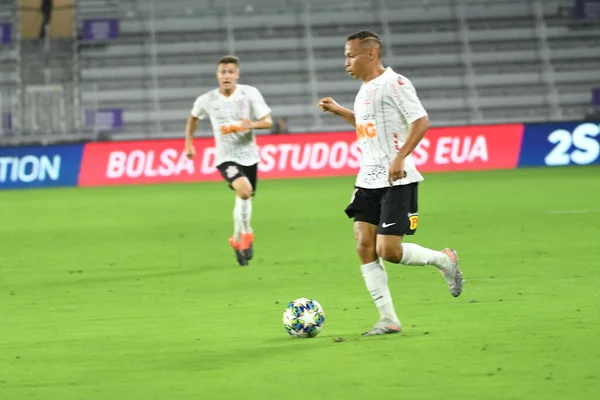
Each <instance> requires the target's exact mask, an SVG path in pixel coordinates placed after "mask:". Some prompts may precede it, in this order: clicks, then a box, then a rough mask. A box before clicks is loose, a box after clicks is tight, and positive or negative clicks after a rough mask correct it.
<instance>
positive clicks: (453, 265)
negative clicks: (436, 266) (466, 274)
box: [440, 249, 463, 297]
mask: <svg viewBox="0 0 600 400" xmlns="http://www.w3.org/2000/svg"><path fill="white" fill-rule="evenodd" d="M442 253H444V254H446V255H447V256H448V258H449V259H450V267H449V268H444V269H442V270H440V272H441V273H442V275H443V276H444V279H445V280H446V283H447V284H448V289H450V294H451V295H452V296H454V297H458V296H460V294H461V293H462V290H463V274H462V272H461V271H460V268H459V267H458V255H457V254H456V251H455V250H453V249H444V250H442Z"/></svg>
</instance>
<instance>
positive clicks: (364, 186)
mask: <svg viewBox="0 0 600 400" xmlns="http://www.w3.org/2000/svg"><path fill="white" fill-rule="evenodd" d="M381 51H382V42H381V39H380V38H379V36H378V35H377V34H375V33H373V32H370V31H361V32H357V33H355V34H353V35H350V36H349V37H348V41H347V42H346V46H345V56H346V70H347V71H348V73H349V74H350V76H352V77H353V78H355V79H360V80H362V81H363V83H362V86H361V88H360V90H359V92H358V94H357V96H356V100H355V102H354V111H352V110H349V109H347V108H344V107H342V106H340V105H339V104H338V103H336V102H335V100H333V99H332V98H331V97H326V98H323V99H321V100H320V101H319V103H318V106H319V107H320V108H321V110H322V111H328V112H331V113H333V114H336V115H338V116H340V117H341V118H343V119H344V120H345V121H347V122H348V123H349V124H351V125H353V126H355V127H356V132H357V136H358V145H359V147H360V149H361V152H362V158H361V164H360V170H359V172H358V176H357V178H356V183H355V190H354V194H353V196H352V199H351V201H350V204H349V205H348V207H347V208H346V210H345V211H346V214H347V215H348V217H349V218H354V235H355V237H356V241H357V251H358V256H359V257H360V260H361V262H362V266H361V271H362V275H363V277H364V280H365V284H366V286H367V289H368V290H369V292H370V293H371V296H372V297H373V300H374V302H375V305H376V306H377V308H378V309H379V314H380V320H379V322H378V323H377V324H375V326H374V327H373V328H372V329H371V330H369V331H367V332H365V333H363V335H368V336H370V335H383V334H388V333H399V332H400V331H401V329H402V325H401V323H400V320H399V319H398V317H397V315H396V311H395V309H394V305H393V303H392V298H391V295H390V290H389V288H388V276H387V272H386V270H385V267H384V264H383V260H385V261H389V262H392V263H396V264H404V265H433V266H434V267H435V268H437V269H439V270H440V272H441V273H442V275H443V276H444V279H445V280H446V283H447V284H448V288H449V289H450V293H451V294H452V296H454V297H457V296H459V295H460V294H461V292H462V287H463V279H462V273H461V271H460V269H459V267H458V257H457V255H456V252H455V251H454V250H452V249H449V248H446V249H443V250H442V251H436V250H430V249H427V248H424V247H421V246H419V245H417V244H413V243H402V238H403V237H404V235H413V234H414V233H415V231H416V229H417V224H418V221H419V214H418V208H417V189H418V185H419V182H421V181H422V180H423V177H422V176H421V174H420V173H419V171H417V168H416V167H415V163H414V161H413V159H412V157H411V153H412V151H413V150H414V149H415V147H416V146H417V145H418V144H419V142H420V141H421V139H422V138H423V136H424V135H425V132H426V131H427V129H428V128H429V117H428V115H427V112H426V111H425V109H424V108H423V106H422V105H421V102H420V100H419V98H418V97H417V94H416V91H415V88H414V86H413V85H412V83H411V82H410V80H408V78H406V77H404V76H402V75H399V74H397V73H395V72H394V71H393V70H392V69H391V68H389V67H388V68H385V67H384V66H383V64H382V61H381Z"/></svg>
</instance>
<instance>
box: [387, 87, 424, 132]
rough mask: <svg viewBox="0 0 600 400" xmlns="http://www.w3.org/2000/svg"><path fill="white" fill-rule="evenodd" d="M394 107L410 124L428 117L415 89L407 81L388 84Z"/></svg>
mask: <svg viewBox="0 0 600 400" xmlns="http://www.w3.org/2000/svg"><path fill="white" fill-rule="evenodd" d="M388 90H389V94H390V96H391V98H392V102H393V104H394V107H396V109H397V110H398V111H399V112H400V114H402V115H403V116H404V118H405V119H406V122H407V123H408V124H412V123H413V122H415V121H416V120H418V119H419V118H422V117H424V116H426V115H427V111H425V108H424V107H423V104H421V100H419V97H417V91H416V90H415V87H414V86H413V85H412V83H410V82H409V81H407V80H403V79H401V78H398V79H396V80H394V81H392V82H390V83H389V84H388Z"/></svg>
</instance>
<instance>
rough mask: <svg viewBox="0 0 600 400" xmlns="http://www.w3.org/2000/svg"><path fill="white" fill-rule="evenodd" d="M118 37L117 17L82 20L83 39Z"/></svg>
mask: <svg viewBox="0 0 600 400" xmlns="http://www.w3.org/2000/svg"><path fill="white" fill-rule="evenodd" d="M118 38H119V20H118V19H115V18H105V19H86V20H84V21H83V40H114V39H118Z"/></svg>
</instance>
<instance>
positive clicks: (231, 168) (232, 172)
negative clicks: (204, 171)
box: [225, 165, 240, 179]
mask: <svg viewBox="0 0 600 400" xmlns="http://www.w3.org/2000/svg"><path fill="white" fill-rule="evenodd" d="M239 172H240V170H239V169H238V167H236V166H235V165H230V166H229V167H227V169H226V170H225V173H226V174H227V177H228V178H229V179H231V178H233V177H234V176H236V175H237V174H238V173H239Z"/></svg>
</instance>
